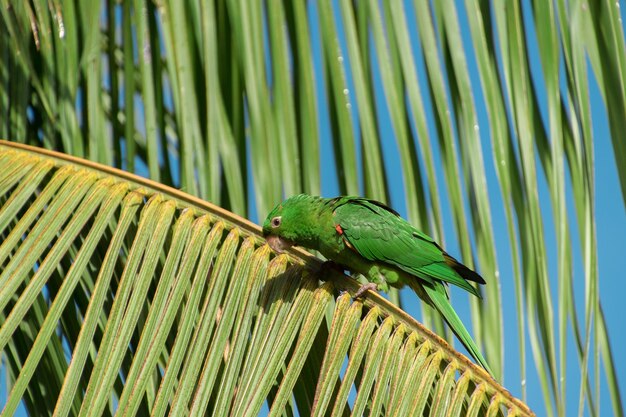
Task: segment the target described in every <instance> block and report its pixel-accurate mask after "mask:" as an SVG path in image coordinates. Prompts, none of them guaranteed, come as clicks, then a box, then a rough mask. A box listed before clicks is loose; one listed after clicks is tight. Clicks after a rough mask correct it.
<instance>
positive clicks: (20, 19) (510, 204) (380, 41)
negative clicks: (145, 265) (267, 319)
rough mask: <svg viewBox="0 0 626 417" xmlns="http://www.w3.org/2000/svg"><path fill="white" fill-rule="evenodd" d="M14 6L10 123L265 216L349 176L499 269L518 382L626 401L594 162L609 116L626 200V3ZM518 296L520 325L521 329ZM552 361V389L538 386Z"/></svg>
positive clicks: (496, 364)
mask: <svg viewBox="0 0 626 417" xmlns="http://www.w3.org/2000/svg"><path fill="white" fill-rule="evenodd" d="M0 4H1V6H0V137H2V138H7V139H10V140H13V141H18V142H24V143H29V144H33V145H36V146H42V147H45V148H49V149H55V150H60V151H63V152H65V153H67V154H72V155H76V156H79V157H86V158H89V159H90V160H93V161H98V162H101V163H105V164H110V165H112V166H116V167H118V168H122V169H125V170H128V171H130V172H135V173H139V174H141V175H147V176H149V177H150V178H152V179H153V180H157V181H159V182H162V183H164V184H168V185H171V186H174V187H176V188H181V189H182V190H184V191H186V192H188V193H190V194H193V195H197V196H200V197H202V198H204V199H206V200H208V201H210V202H212V203H214V204H217V205H219V206H221V207H224V208H226V209H228V210H231V211H233V212H234V213H237V214H239V215H243V216H247V217H250V218H253V219H254V218H258V217H260V216H263V215H264V214H265V213H267V211H268V210H269V209H270V208H271V206H272V205H273V204H275V203H277V202H278V201H279V200H281V199H282V197H283V194H287V195H291V194H293V193H297V192H309V193H312V194H320V193H322V192H323V193H325V195H326V196H330V194H331V193H332V191H331V190H333V189H334V188H332V187H334V186H335V185H336V187H335V188H337V189H338V190H339V192H340V193H343V194H346V193H347V194H363V195H366V196H368V197H375V198H378V199H381V200H386V202H388V203H393V205H394V206H395V207H396V208H397V209H399V211H401V212H404V211H406V214H407V217H408V218H409V220H410V221H411V222H412V223H414V224H415V225H416V226H418V227H419V228H420V230H423V231H424V232H426V233H428V234H430V235H432V236H434V237H435V238H436V239H437V240H438V241H440V242H442V243H447V244H448V245H449V244H450V243H452V244H454V241H455V239H456V240H458V243H459V250H458V252H459V255H461V256H460V257H461V258H462V260H463V262H464V263H466V264H468V265H470V266H473V267H475V268H477V269H479V270H480V272H481V273H483V275H485V276H486V277H487V278H488V281H489V283H490V285H487V286H486V287H485V291H486V294H485V300H486V301H485V302H484V303H483V302H479V301H477V300H471V301H470V308H471V315H472V330H473V333H474V335H475V337H476V341H477V343H478V344H479V346H480V347H481V348H482V349H483V350H484V351H485V353H486V356H487V357H489V359H490V363H491V364H492V368H493V369H494V373H495V375H496V376H497V377H498V378H500V379H502V378H505V377H506V378H509V380H510V381H514V382H510V383H511V388H513V389H515V392H520V396H521V397H522V398H523V399H524V400H528V401H529V402H530V403H532V404H533V405H534V406H535V404H536V407H539V404H543V407H544V408H545V410H544V411H545V414H546V415H549V416H554V415H558V416H565V415H569V414H570V413H571V412H572V404H571V403H572V402H573V401H575V400H572V398H573V397H572V396H571V395H569V392H570V389H571V388H572V384H574V385H576V386H577V387H578V391H579V397H578V412H579V414H582V413H583V412H584V410H589V413H590V414H591V415H593V416H599V415H600V403H601V402H602V401H601V394H602V396H605V394H604V393H603V392H601V390H600V387H604V386H605V385H604V384H606V386H607V388H608V392H609V394H610V398H611V401H612V410H613V413H614V415H616V416H623V415H624V411H623V405H622V399H621V396H620V390H619V386H618V381H617V376H618V372H617V369H616V368H617V364H619V359H617V360H616V359H615V358H614V357H613V354H612V351H611V345H610V343H609V336H610V333H611V332H610V331H609V330H612V329H611V328H610V326H609V325H608V324H607V322H606V320H605V315H604V314H603V313H602V304H601V301H600V296H599V288H600V273H599V271H600V270H603V271H607V270H608V269H609V268H604V267H603V265H599V260H598V255H597V252H598V242H597V238H596V234H597V230H596V229H597V226H596V212H599V211H600V209H601V208H598V207H596V202H597V201H598V197H602V194H601V193H598V192H597V191H596V184H597V185H600V184H602V188H600V187H598V189H600V190H603V189H605V187H604V184H603V182H604V178H598V179H596V178H595V175H596V170H595V167H594V161H595V160H596V159H599V158H597V157H596V156H595V155H594V152H595V143H596V140H597V141H602V140H603V139H604V136H605V134H604V132H602V130H601V127H602V124H603V119H606V120H607V124H608V126H607V130H609V131H610V136H611V141H612V146H613V152H612V153H613V158H614V160H615V169H616V171H617V177H618V180H619V182H620V185H621V191H622V192H621V193H620V192H619V191H618V190H617V189H616V190H611V192H612V193H613V195H614V197H613V200H610V203H608V204H614V205H616V206H617V205H618V204H621V203H620V194H621V200H622V201H626V192H625V190H626V151H625V149H626V145H625V142H624V141H623V140H621V136H622V132H623V131H624V127H625V126H624V125H625V121H626V117H624V114H625V109H626V83H625V81H624V80H626V48H625V43H624V31H623V22H622V17H623V10H624V7H623V5H622V7H621V9H620V2H616V1H613V0H596V1H592V2H587V1H582V0H573V1H564V0H557V1H554V2H550V1H548V2H546V1H543V0H533V1H530V2H528V1H520V0H517V1H507V2H501V1H485V0H454V1H452V0H441V1H425V0H413V1H409V0H405V1H400V2H391V1H383V2H378V1H376V0H365V1H348V0H339V1H332V0H316V1H301V0H299V1H291V0H287V1H284V0H283V1H272V2H262V3H257V2H253V4H252V5H250V4H249V2H245V1H241V0H209V1H204V0H202V1H201V0H184V1H182V2H180V1H173V0H156V1H155V0H126V1H118V0H102V1H92V2H88V4H87V3H85V2H81V1H77V0H54V1H49V0H27V1H9V0H4V1H1V2H0ZM594 85H595V86H596V87H597V88H594ZM595 90H597V91H595ZM594 95H595V96H596V97H595V99H594ZM596 103H600V105H597V104H596ZM594 112H597V113H599V114H600V117H596V114H597V113H594ZM592 113H594V117H593V119H592V117H591V116H592ZM598 132H600V133H598ZM601 146H602V145H601ZM489 149H491V155H489ZM608 152H609V153H610V150H609V151H608ZM396 154H397V155H396ZM394 155H395V159H394ZM10 169H11V171H10V172H13V173H15V175H17V177H16V178H21V177H20V175H22V174H20V172H22V171H20V170H23V169H25V168H24V167H23V166H22V167H18V166H16V167H11V168H10ZM492 171H495V177H497V178H494V174H493V173H492ZM38 172H39V173H40V174H39V175H45V174H42V173H43V172H45V170H44V168H40V169H39V171H38ZM5 174H6V175H7V176H6V177H4V178H5V181H6V184H8V185H10V184H13V181H17V180H16V179H15V178H13V177H12V176H11V175H9V174H8V172H7V173H5ZM29 175H30V174H29ZM33 175H34V174H33ZM68 175H69V174H68ZM335 177H336V178H335ZM496 183H497V185H496ZM544 184H545V187H544V186H543V185H544ZM538 189H539V191H538ZM74 191H75V192H78V191H77V190H74ZM67 192H68V193H69V192H70V191H67ZM85 192H86V191H85ZM68 195H71V194H68ZM544 195H545V196H548V195H549V198H542V197H544ZM392 197H393V200H394V201H390V200H392ZM540 197H541V198H540ZM15 204H17V203H15ZM42 204H44V205H46V204H47V203H42ZM404 206H406V210H403V208H404ZM13 207H14V208H15V207H21V206H13ZM549 212H551V213H552V216H551V217H550V216H546V213H549ZM10 213H17V212H13V211H9V212H6V217H4V218H3V220H2V221H3V222H7V226H6V227H8V224H11V222H14V220H13V218H12V217H10V215H9V214H10ZM448 213H450V214H448ZM502 213H504V220H503V222H506V227H501V228H496V227H495V226H494V225H496V224H497V220H498V216H500V217H502ZM51 219H52V220H55V221H56V218H53V217H51ZM59 221H60V220H59ZM492 223H493V224H492ZM600 224H603V223H600ZM444 225H445V226H449V225H453V226H454V227H453V228H446V229H445V233H444ZM22 226H23V225H22ZM23 227H25V226H23ZM129 227H130V228H133V227H136V225H135V224H134V223H133V225H131V226H129ZM498 229H506V230H498ZM576 229H577V233H576ZM25 230H26V229H25ZM106 233H109V234H110V232H106ZM553 236H554V238H552V237H553ZM12 239H19V236H18V235H17V234H15V235H14V236H13V237H12ZM166 239H169V238H166ZM504 241H506V242H507V243H505V244H504V245H502V242H504ZM168 242H169V241H168ZM496 246H498V247H496ZM496 249H498V250H496ZM95 253H97V251H96V252H95ZM547 253H555V256H554V257H553V258H552V259H547V257H546V254H547ZM23 256H26V254H23ZM509 257H510V259H511V262H510V264H511V265H509V262H508V259H507V258H509ZM577 259H581V260H582V262H578V261H577ZM580 264H582V266H581V265H580ZM159 265H160V264H159ZM69 266H71V265H69ZM69 266H68V265H66V267H69ZM600 267H602V268H600ZM553 270H554V271H556V273H552V271H553ZM120 273H121V272H117V273H116V274H117V275H119V274H120ZM138 273H139V271H138ZM117 275H115V276H117ZM51 276H54V274H52V275H51ZM579 276H582V277H584V280H583V279H575V278H576V277H579ZM509 282H514V285H511V286H508V285H507V284H508V283H509ZM12 285H14V284H12ZM607 287H608V286H603V288H605V289H606V288H607ZM405 294H407V293H404V294H402V295H403V297H402V299H400V297H399V296H398V294H397V293H396V292H395V291H393V292H391V293H390V299H392V300H393V301H394V302H395V303H396V304H398V305H400V300H402V301H406V300H411V299H410V298H407V299H406V300H405V297H404V295H405ZM411 296H412V295H411ZM581 296H583V297H584V308H583V309H580V308H577V305H576V302H575V301H576V300H578V299H580V297H581ZM513 299H515V304H516V310H515V318H514V323H515V325H516V327H517V338H515V337H510V336H508V337H507V338H505V333H506V332H505V330H507V329H508V328H509V327H510V326H511V324H510V322H506V321H505V317H509V316H508V315H509V314H512V313H508V311H507V308H506V307H507V303H506V300H513ZM455 301H456V300H455ZM408 305H409V304H407V306H408ZM455 305H456V304H455ZM422 313H423V315H422V317H423V321H424V323H426V324H427V325H428V326H429V327H431V328H435V329H436V330H437V333H439V334H444V332H445V330H444V327H443V323H442V321H441V320H440V319H439V318H438V317H437V316H431V314H430V310H429V309H428V308H425V309H424V311H422ZM607 317H608V318H609V323H610V324H613V323H616V322H615V321H613V322H611V321H610V319H611V318H613V317H614V316H607ZM613 320H614V319H613ZM71 323H72V325H71V326H70V325H69V324H68V329H69V330H71V331H78V330H77V329H79V328H80V327H79V326H80V320H78V319H75V320H74V321H73V322H71ZM97 329H99V330H94V332H95V334H99V333H98V332H100V333H101V332H102V329H100V327H97ZM613 331H614V330H613ZM507 335H508V334H507ZM448 338H450V333H449V332H448ZM596 342H597V343H596ZM505 345H506V349H505ZM516 346H519V355H517V354H516V351H515V347H516ZM511 352H513V353H512V354H511ZM572 352H574V353H572ZM507 353H508V354H507ZM572 356H574V357H573V358H572ZM601 361H602V362H601ZM579 375H580V378H578V376H579ZM573 377H576V378H575V381H573V379H574V378H573ZM535 378H538V381H539V385H540V387H541V392H542V396H543V398H542V399H541V398H539V395H536V394H534V392H533V394H534V395H532V396H531V397H530V398H526V395H527V394H526V387H527V384H528V383H529V381H533V380H534V379H535ZM513 383H514V384H515V387H513ZM300 388H301V385H299V383H297V384H296V385H295V388H294V389H295V390H296V392H298V393H299V394H298V398H307V393H306V391H302V390H300ZM40 400H41V401H45V398H38V397H37V398H33V401H34V402H37V401H40ZM566 404H567V407H566Z"/></svg>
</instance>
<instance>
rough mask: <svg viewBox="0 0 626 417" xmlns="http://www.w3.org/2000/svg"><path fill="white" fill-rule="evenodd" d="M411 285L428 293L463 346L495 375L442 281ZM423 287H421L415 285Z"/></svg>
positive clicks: (416, 290) (418, 291) (412, 283)
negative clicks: (456, 309)
mask: <svg viewBox="0 0 626 417" xmlns="http://www.w3.org/2000/svg"><path fill="white" fill-rule="evenodd" d="M409 286H410V287H411V288H412V289H413V290H414V291H415V292H417V293H418V294H420V293H422V294H423V293H424V292H426V294H427V295H428V299H430V302H431V305H432V306H433V307H435V308H436V309H437V311H439V313H440V314H441V315H442V316H443V318H444V320H445V321H446V323H448V326H450V328H451V329H452V332H453V333H454V334H455V335H456V337H457V338H458V339H459V341H460V342H461V343H463V346H465V348H466V349H467V350H468V352H469V353H470V355H472V357H473V358H474V359H475V360H476V362H478V363H479V364H480V365H481V366H482V367H483V368H485V370H486V371H487V372H489V374H490V375H493V372H492V371H491V368H490V367H489V365H488V364H487V361H486V360H485V358H484V357H483V355H482V353H480V349H478V346H476V343H474V340H473V339H472V336H470V334H469V332H468V331H467V329H466V328H465V326H464V325H463V322H462V321H461V319H460V318H459V316H458V315H457V314H456V312H455V311H454V309H453V308H452V305H451V304H450V301H449V300H448V294H447V292H446V289H445V287H444V286H443V284H442V283H440V282H438V281H435V283H434V285H429V284H425V285H421V284H420V283H418V282H411V283H409ZM418 286H419V287H421V288H419V289H417V288H413V287H418Z"/></svg>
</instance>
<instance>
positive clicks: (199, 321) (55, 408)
mask: <svg viewBox="0 0 626 417" xmlns="http://www.w3.org/2000/svg"><path fill="white" fill-rule="evenodd" d="M0 172H1V174H0V226H1V229H0V234H1V236H2V245H0V265H2V273H1V274H0V283H1V284H2V285H0V312H1V316H0V317H1V321H0V348H1V349H2V351H3V353H4V355H5V357H6V360H7V368H8V370H9V373H10V381H11V386H10V394H9V396H8V400H7V402H6V404H5V406H4V410H3V412H2V416H8V415H12V414H13V413H14V412H15V410H16V409H17V407H18V406H19V405H20V404H24V406H25V407H26V409H27V410H28V411H29V413H30V414H31V415H50V414H52V415H55V416H68V415H78V416H87V415H102V414H104V415H112V414H118V415H125V416H134V415H151V416H164V415H166V414H167V415H176V416H180V415H206V414H210V415H237V416H255V415H258V414H259V412H260V411H261V409H262V407H263V406H264V405H265V406H267V407H268V408H269V415H271V416H274V415H284V413H288V415H292V414H294V413H299V415H319V416H323V415H326V414H327V413H332V415H337V416H341V415H345V413H348V412H349V411H350V410H351V411H352V412H353V413H356V414H357V415H361V414H363V413H369V414H370V415H374V414H376V415H377V414H378V413H380V412H383V411H384V413H385V415H390V416H391V415H461V414H466V413H478V414H477V415H532V413H531V412H530V410H529V409H528V408H527V407H526V406H525V405H524V404H523V403H521V402H520V401H519V400H517V399H514V398H513V397H511V395H510V394H509V393H508V392H507V391H506V390H505V389H504V388H502V387H501V386H500V385H499V384H498V383H496V382H495V381H494V380H493V379H491V378H490V377H489V376H488V375H487V374H486V373H485V372H484V370H482V369H481V368H478V367H477V366H475V365H474V364H472V363H470V362H469V360H467V359H466V358H465V357H463V356H461V355H460V354H458V353H457V352H455V351H454V350H452V349H451V347H450V346H449V345H448V344H447V343H446V342H445V341H443V340H442V339H441V338H439V337H437V336H435V335H434V334H433V333H431V332H430V331H428V330H426V329H425V328H424V327H422V326H421V325H420V324H419V323H417V322H416V321H415V320H413V319H412V318H411V317H409V316H407V315H406V313H403V312H402V311H401V310H398V309H397V308H396V307H394V306H393V305H391V304H389V303H388V302H386V301H385V300H384V299H382V298H380V297H377V296H372V297H368V298H367V300H366V301H365V303H363V302H362V301H356V302H352V301H351V297H350V295H349V294H347V293H344V294H342V295H340V296H339V298H338V299H337V301H336V303H335V302H333V300H334V296H333V292H334V291H335V289H349V290H350V291H354V290H355V289H356V288H357V287H358V284H357V283H356V282H354V281H352V280H350V279H348V278H346V277H344V278H343V279H339V280H333V281H329V282H327V283H325V284H323V285H321V286H318V284H317V279H316V278H315V275H314V273H313V272H312V271H314V270H315V269H316V268H317V267H318V261H317V260H316V259H315V258H314V257H312V256H311V255H309V254H306V253H304V252H296V251H294V252H293V253H291V254H289V255H281V256H278V257H273V256H271V253H270V250H269V247H268V246H267V245H265V244H264V241H263V240H262V238H261V237H260V234H259V228H258V227H257V226H256V225H253V224H251V223H249V222H247V221H246V220H243V219H241V218H239V217H237V216H235V215H233V214H231V213H228V212H226V211H224V210H222V209H219V208H217V207H215V206H212V205H210V204H208V203H204V202H202V201H200V200H198V199H196V198H195V197H191V196H189V195H186V194H184V193H181V192H178V191H175V190H172V189H170V188H167V187H164V186H162V185H159V184H157V183H154V182H152V181H149V180H145V179H141V178H138V177H135V176H134V175H132V174H128V173H124V172H122V171H118V170H116V169H113V168H107V167H104V166H101V165H98V164H95V163H92V162H87V161H84V160H80V159H77V158H73V157H68V156H65V155H62V154H57V153H54V152H50V151H43V150H37V149H36V148H31V147H28V146H24V145H15V144H11V143H8V142H1V144H0ZM317 355H321V356H320V357H316V356H317ZM346 363H347V367H346V368H345V372H342V367H343V366H344V365H345V364H346ZM42 381H45V384H42ZM353 389H356V398H354V399H350V398H349V393H350V391H351V390H353Z"/></svg>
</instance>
